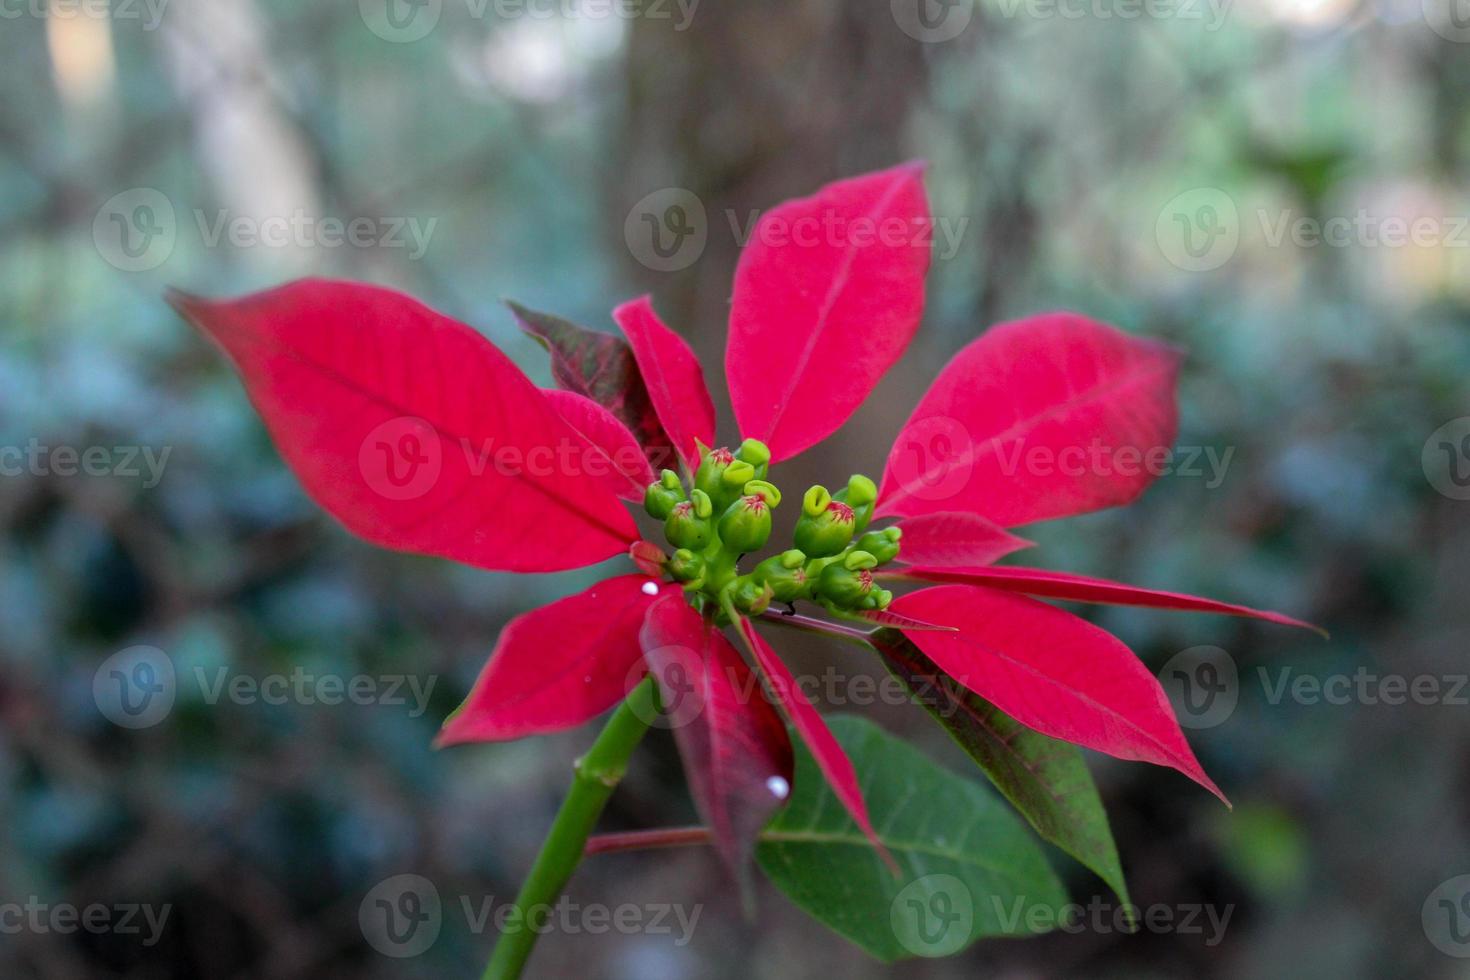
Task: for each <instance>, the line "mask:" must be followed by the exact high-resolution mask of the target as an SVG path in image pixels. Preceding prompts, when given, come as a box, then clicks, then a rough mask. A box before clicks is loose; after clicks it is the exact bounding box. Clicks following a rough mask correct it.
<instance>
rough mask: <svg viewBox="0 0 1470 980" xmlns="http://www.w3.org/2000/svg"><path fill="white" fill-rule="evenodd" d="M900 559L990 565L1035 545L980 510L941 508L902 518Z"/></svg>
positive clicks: (924, 562) (902, 560)
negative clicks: (983, 515)
mask: <svg viewBox="0 0 1470 980" xmlns="http://www.w3.org/2000/svg"><path fill="white" fill-rule="evenodd" d="M898 527H899V530H901V531H902V532H903V537H902V538H901V539H899V551H898V560H899V561H901V562H904V563H905V564H909V565H989V564H990V563H991V562H993V561H996V560H997V559H1000V558H1003V557H1005V556H1006V555H1009V554H1010V553H1011V552H1013V551H1019V550H1021V549H1022V548H1030V547H1032V543H1031V542H1030V541H1027V540H1026V539H1025V538H1018V537H1016V536H1015V535H1014V534H1011V533H1010V532H1009V531H1007V530H1006V529H1005V528H1003V527H1001V526H1000V525H999V524H996V523H994V522H993V521H990V520H987V519H986V518H984V517H981V516H980V515H979V514H966V513H964V512H959V513H954V512H941V513H934V514H924V515H922V516H920V517H910V518H906V519H905V520H902V521H899V523H898Z"/></svg>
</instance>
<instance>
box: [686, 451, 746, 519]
mask: <svg viewBox="0 0 1470 980" xmlns="http://www.w3.org/2000/svg"><path fill="white" fill-rule="evenodd" d="M734 462H735V454H734V453H732V452H730V450H728V449H725V448H720V449H711V450H710V451H709V452H707V453H705V454H704V458H703V459H701V460H700V461H699V469H697V470H695V471H694V486H695V487H696V488H698V489H700V490H703V491H704V492H705V493H707V494H709V497H710V500H712V501H714V505H715V509H717V510H719V511H721V512H723V511H724V509H725V508H726V507H728V506H730V504H731V503H732V502H733V501H734V500H735V498H736V497H738V496H739V495H740V487H741V486H743V485H744V483H745V481H744V480H742V481H740V482H739V483H736V484H734V485H733V486H732V485H730V484H727V483H726V482H725V479H724V477H725V471H726V470H727V469H729V468H730V464H731V463H734ZM753 478H754V474H753V473H752V475H751V476H749V477H746V479H747V480H748V479H753Z"/></svg>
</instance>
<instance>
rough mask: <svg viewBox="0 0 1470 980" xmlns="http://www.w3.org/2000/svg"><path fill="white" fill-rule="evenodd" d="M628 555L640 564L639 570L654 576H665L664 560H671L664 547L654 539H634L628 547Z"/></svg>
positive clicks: (636, 563) (634, 562) (635, 562)
mask: <svg viewBox="0 0 1470 980" xmlns="http://www.w3.org/2000/svg"><path fill="white" fill-rule="evenodd" d="M628 557H629V558H631V559H632V560H633V564H635V565H637V566H638V570H639V571H641V572H642V573H643V574H644V575H651V576H652V577H654V578H662V577H663V574H664V562H666V561H668V560H669V556H668V555H666V554H664V552H663V549H662V548H660V547H659V546H658V545H656V544H654V543H653V542H652V541H634V542H633V544H632V546H631V547H630V548H628Z"/></svg>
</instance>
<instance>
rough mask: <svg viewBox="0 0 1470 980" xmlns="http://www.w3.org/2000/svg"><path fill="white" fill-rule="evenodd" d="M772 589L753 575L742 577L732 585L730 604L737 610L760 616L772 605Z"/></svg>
mask: <svg viewBox="0 0 1470 980" xmlns="http://www.w3.org/2000/svg"><path fill="white" fill-rule="evenodd" d="M771 596H772V591H771V587H770V586H769V585H767V584H765V583H764V582H761V581H758V580H757V579H756V578H755V576H753V575H742V576H740V577H739V578H737V579H736V580H735V581H734V582H732V583H731V584H730V602H731V603H732V604H733V605H734V606H735V608H736V609H738V610H740V611H741V612H743V613H749V614H750V615H752V616H759V615H760V614H761V613H763V612H765V611H766V608H767V607H768V606H770V604H771Z"/></svg>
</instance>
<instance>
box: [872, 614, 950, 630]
mask: <svg viewBox="0 0 1470 980" xmlns="http://www.w3.org/2000/svg"><path fill="white" fill-rule="evenodd" d="M853 618H855V619H865V620H867V621H868V622H870V623H872V624H874V625H875V626H891V627H893V628H894V629H906V630H943V631H946V632H950V631H953V630H954V627H953V626H945V625H944V624H943V623H930V622H926V621H925V620H922V619H915V618H914V617H912V616H905V615H903V614H902V613H896V612H894V611H893V610H892V609H891V608H890V609H864V610H863V611H862V612H859V613H858V614H857V615H856V616H855V617H853Z"/></svg>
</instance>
